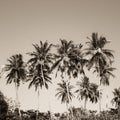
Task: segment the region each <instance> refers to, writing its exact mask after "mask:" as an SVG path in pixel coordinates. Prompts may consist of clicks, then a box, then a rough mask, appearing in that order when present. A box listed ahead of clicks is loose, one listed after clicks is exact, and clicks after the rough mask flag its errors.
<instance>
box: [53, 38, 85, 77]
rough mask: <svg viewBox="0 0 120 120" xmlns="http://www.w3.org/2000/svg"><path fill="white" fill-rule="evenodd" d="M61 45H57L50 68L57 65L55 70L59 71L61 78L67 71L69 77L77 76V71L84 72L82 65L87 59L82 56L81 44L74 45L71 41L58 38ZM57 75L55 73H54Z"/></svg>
mask: <svg viewBox="0 0 120 120" xmlns="http://www.w3.org/2000/svg"><path fill="white" fill-rule="evenodd" d="M60 41H61V45H58V49H57V54H55V59H56V61H55V63H54V64H53V66H52V68H51V70H54V69H55V68H56V67H57V72H58V71H60V72H61V73H62V74H61V76H62V78H63V73H65V72H66V73H67V74H68V75H69V76H70V77H71V75H73V77H77V75H78V73H79V72H80V73H84V71H83V66H84V64H85V63H86V61H87V60H85V59H83V56H82V50H81V48H82V45H81V44H80V45H75V44H73V41H67V40H64V39H63V40H60ZM56 75H57V73H56Z"/></svg>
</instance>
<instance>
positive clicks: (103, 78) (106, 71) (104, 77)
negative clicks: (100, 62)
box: [100, 65, 115, 85]
mask: <svg viewBox="0 0 120 120" xmlns="http://www.w3.org/2000/svg"><path fill="white" fill-rule="evenodd" d="M102 68H103V69H102V70H101V72H100V84H102V85H109V84H110V83H109V79H110V77H113V78H115V75H114V74H113V73H112V72H113V71H114V70H115V68H113V67H111V66H109V65H106V66H103V67H102Z"/></svg>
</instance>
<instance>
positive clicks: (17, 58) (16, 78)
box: [4, 54, 26, 86]
mask: <svg viewBox="0 0 120 120" xmlns="http://www.w3.org/2000/svg"><path fill="white" fill-rule="evenodd" d="M8 62H9V64H6V66H5V69H4V70H5V71H6V72H8V74H7V76H6V78H7V84H11V83H12V82H14V83H15V84H16V85H17V86H19V85H20V82H21V80H25V78H26V70H25V64H24V62H23V59H22V55H21V54H16V55H13V56H11V57H10V58H9V59H8Z"/></svg>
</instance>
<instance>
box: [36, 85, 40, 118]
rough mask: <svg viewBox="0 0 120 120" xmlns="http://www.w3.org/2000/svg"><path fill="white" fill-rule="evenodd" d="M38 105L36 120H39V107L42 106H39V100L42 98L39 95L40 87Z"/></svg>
mask: <svg viewBox="0 0 120 120" xmlns="http://www.w3.org/2000/svg"><path fill="white" fill-rule="evenodd" d="M37 94H38V105H37V107H38V108H37V113H36V120H38V117H39V106H40V104H39V98H40V93H39V87H38V93H37Z"/></svg>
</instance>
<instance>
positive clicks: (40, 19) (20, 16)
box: [0, 0, 120, 112]
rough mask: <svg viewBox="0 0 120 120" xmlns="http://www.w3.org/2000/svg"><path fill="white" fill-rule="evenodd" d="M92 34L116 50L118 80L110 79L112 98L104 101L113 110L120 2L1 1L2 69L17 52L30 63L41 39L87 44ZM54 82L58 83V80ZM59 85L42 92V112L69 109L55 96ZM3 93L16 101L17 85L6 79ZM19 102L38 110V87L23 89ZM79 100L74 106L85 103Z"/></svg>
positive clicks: (117, 82) (119, 62)
mask: <svg viewBox="0 0 120 120" xmlns="http://www.w3.org/2000/svg"><path fill="white" fill-rule="evenodd" d="M92 32H98V33H99V35H103V36H105V37H106V38H107V39H108V40H109V41H111V43H110V44H109V45H108V46H106V47H109V48H110V49H113V50H114V51H115V53H114V55H115V63H114V64H113V66H114V67H116V68H117V70H116V71H115V72H114V74H115V75H116V78H114V79H113V78H111V79H110V86H109V87H107V88H106V90H105V91H104V93H106V94H108V99H106V97H105V96H104V97H103V100H102V109H105V108H106V102H107V103H108V104H109V107H111V106H112V105H111V103H110V100H111V98H112V97H113V96H112V90H113V89H114V88H115V87H119V86H120V73H119V72H120V0H0V66H2V65H4V64H6V63H7V58H9V57H10V56H11V55H13V54H16V53H21V54H23V56H24V60H25V61H26V60H27V59H28V56H27V55H26V53H27V52H30V51H32V50H33V46H32V44H33V43H39V40H42V41H45V40H47V41H48V42H49V43H54V44H56V43H59V39H60V38H64V39H67V40H73V41H74V42H75V43H83V44H85V42H86V41H87V38H86V37H87V36H89V37H90V36H91V34H92ZM91 78H92V77H91ZM58 79H59V78H58ZM53 80H54V81H57V79H55V78H54V77H53ZM55 83H56V82H54V83H53V85H50V88H49V90H48V91H47V90H45V89H43V90H41V94H40V111H47V110H51V111H53V112H58V111H59V112H62V111H65V110H66V108H65V105H61V103H60V101H58V100H57V98H55V96H54V95H55V93H56V91H55V89H56V87H55V86H56V85H54V84H55ZM0 90H1V91H2V92H3V93H4V94H5V95H6V96H7V97H9V98H10V97H12V98H13V99H15V91H14V85H6V80H5V79H4V78H1V79H0ZM19 99H20V102H21V108H22V109H32V108H34V109H36V108H37V107H36V106H37V102H36V100H37V94H36V93H35V91H34V88H32V89H30V90H28V89H27V85H26V84H24V85H21V87H20V89H19ZM76 101H77V100H73V103H72V105H75V106H80V105H81V104H82V102H78V101H77V102H76ZM87 107H88V108H89V109H90V108H91V109H98V104H96V105H94V106H93V105H91V104H90V103H88V105H87Z"/></svg>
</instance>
